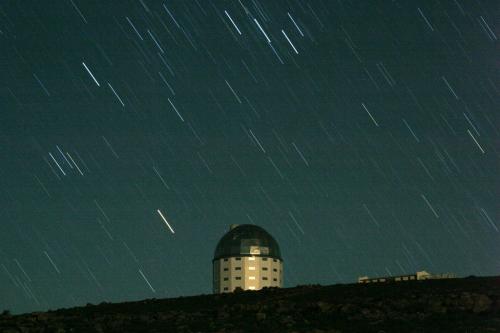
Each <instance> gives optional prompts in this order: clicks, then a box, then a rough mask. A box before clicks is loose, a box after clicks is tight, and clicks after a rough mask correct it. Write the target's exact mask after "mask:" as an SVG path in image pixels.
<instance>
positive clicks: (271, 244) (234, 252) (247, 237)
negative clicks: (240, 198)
mask: <svg viewBox="0 0 500 333" xmlns="http://www.w3.org/2000/svg"><path fill="white" fill-rule="evenodd" d="M212 264H213V291H214V293H215V294H218V293H227V292H232V291H234V290H235V289H236V288H238V287H240V288H241V289H243V290H259V289H262V288H264V287H282V286H283V259H282V258H281V252H280V248H279V246H278V243H277V242H276V240H274V238H273V236H271V235H270V234H269V233H268V232H267V231H265V230H264V229H262V228H261V227H259V226H256V225H253V224H241V225H238V224H232V225H231V227H230V229H229V231H228V232H227V233H226V234H225V235H224V236H222V238H221V239H220V241H219V243H218V244H217V247H216V248H215V253H214V259H213V260H212Z"/></svg>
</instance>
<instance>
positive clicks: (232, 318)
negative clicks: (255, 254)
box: [0, 277, 500, 333]
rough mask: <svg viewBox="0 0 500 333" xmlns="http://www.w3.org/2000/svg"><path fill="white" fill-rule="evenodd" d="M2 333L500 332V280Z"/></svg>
mask: <svg viewBox="0 0 500 333" xmlns="http://www.w3.org/2000/svg"><path fill="white" fill-rule="evenodd" d="M0 332H61V333H62V332H316V333H321V332H324V333H326V332H329V333H333V332H337V333H338V332H500V277H483V278H465V279H451V280H428V281H412V282H401V283H390V284H389V283H388V284H372V285H370V284H367V285H360V284H349V285H332V286H319V285H311V286H298V287H295V288H286V289H274V288H273V289H264V290H261V291H245V292H239V293H232V294H221V295H201V296H193V297H181V298H173V299H161V300H157V299H152V300H144V301H140V302H128V303H117V304H108V303H104V304H100V305H88V306H86V307H78V308H71V309H61V310H57V311H49V312H38V313H31V314H24V315H17V316H9V315H2V316H0Z"/></svg>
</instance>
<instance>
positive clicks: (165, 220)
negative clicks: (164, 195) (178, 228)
mask: <svg viewBox="0 0 500 333" xmlns="http://www.w3.org/2000/svg"><path fill="white" fill-rule="evenodd" d="M156 211H157V212H158V214H160V216H161V218H162V219H163V221H164V222H165V224H166V225H167V227H168V228H169V229H170V231H171V232H172V233H173V234H175V231H174V229H172V227H171V226H170V224H168V222H167V219H166V218H165V216H163V214H162V213H161V211H160V210H159V209H157V210H156Z"/></svg>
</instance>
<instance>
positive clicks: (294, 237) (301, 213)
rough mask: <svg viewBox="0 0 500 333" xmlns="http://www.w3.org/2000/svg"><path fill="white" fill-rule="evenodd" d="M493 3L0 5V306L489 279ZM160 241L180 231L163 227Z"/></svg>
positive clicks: (177, 0) (495, 270)
mask: <svg viewBox="0 0 500 333" xmlns="http://www.w3.org/2000/svg"><path fill="white" fill-rule="evenodd" d="M493 3H494V2H492V1H481V0H478V1H462V0H454V1H446V2H436V1H410V2H405V1H382V2H380V1H350V2H349V1H342V0H340V1H329V0H305V1H302V0H300V1H299V0H272V1H271V0H269V1H267V0H266V1H263V0H235V1H222V0H221V1H218V0H203V1H202V0H163V1H156V0H124V1H83V0H51V1H4V2H2V3H0V49H1V52H0V266H1V268H0V311H1V310H3V309H8V310H11V311H12V312H14V313H20V312H28V311H39V310H47V309H56V308H60V307H71V306H82V305H85V304H86V303H94V304H96V303H100V302H123V301H128V300H138V299H145V298H151V297H155V298H162V297H175V296H181V295H182V296H186V295H195V294H203V293H205V294H207V293H210V292H211V283H212V272H211V269H212V264H211V260H212V256H213V251H214V248H215V245H216V243H217V241H218V240H219V238H220V237H221V236H222V235H223V234H224V233H225V232H226V231H227V230H228V226H229V225H230V224H232V223H238V224H243V223H251V224H258V225H260V226H262V227H263V228H265V229H266V230H268V231H269V232H270V233H271V234H272V235H273V236H274V237H275V238H276V239H277V241H278V242H279V244H280V246H281V251H282V254H283V259H284V262H285V272H284V281H285V282H284V285H285V286H287V287H290V286H295V285H297V284H306V283H321V284H334V283H350V282H355V281H356V280H357V278H358V276H362V275H367V276H383V275H387V274H389V273H390V274H410V273H414V272H416V271H418V270H427V271H429V272H433V273H443V272H452V273H455V274H457V275H458V276H468V275H495V274H499V273H500V261H499V257H498V254H499V253H500V233H499V225H500V222H499V217H500V210H499V205H498V198H499V197H500V195H499V193H498V189H499V188H500V187H499V185H500V183H499V177H498V170H499V169H498V166H499V165H498V161H499V155H500V152H499V147H500V146H499V142H500V128H499V121H498V120H499V116H498V112H499V110H500V108H499V106H500V103H499V93H500V87H499V82H500V80H499V76H498V73H499V64H500V63H499V60H498V59H499V58H498V35H499V33H500V32H499V27H498V22H499V21H498V17H499V8H498V6H495V5H494V4H493ZM174 230H175V231H174Z"/></svg>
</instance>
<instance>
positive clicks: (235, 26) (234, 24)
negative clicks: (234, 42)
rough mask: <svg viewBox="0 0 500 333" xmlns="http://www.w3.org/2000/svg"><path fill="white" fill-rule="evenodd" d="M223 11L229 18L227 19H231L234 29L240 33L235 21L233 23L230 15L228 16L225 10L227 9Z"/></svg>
mask: <svg viewBox="0 0 500 333" xmlns="http://www.w3.org/2000/svg"><path fill="white" fill-rule="evenodd" d="M224 13H225V14H226V16H227V17H228V18H229V20H230V21H231V23H232V24H233V26H234V28H235V29H236V31H238V33H239V34H240V35H241V31H240V29H238V26H237V25H236V23H234V21H233V19H232V18H231V16H229V13H228V12H227V10H225V11H224Z"/></svg>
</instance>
